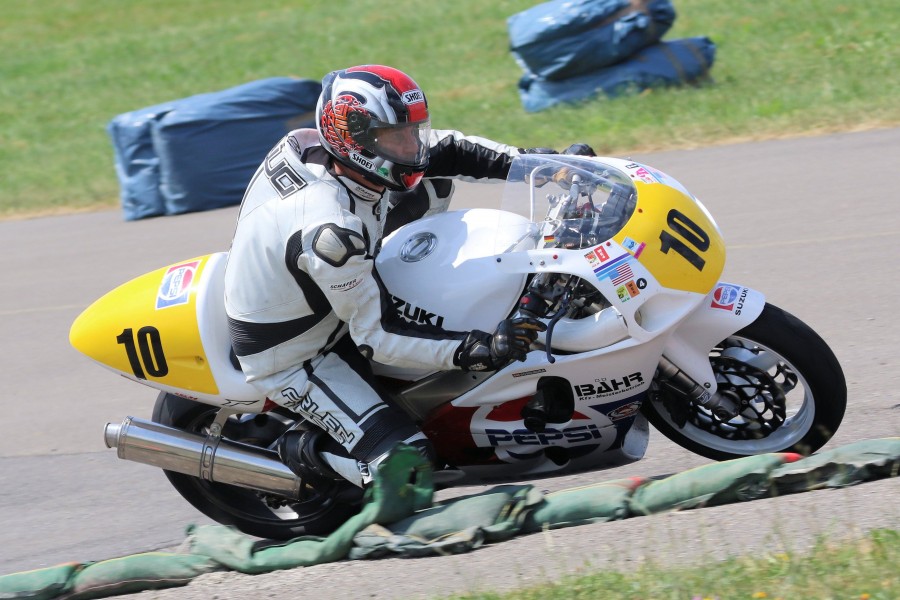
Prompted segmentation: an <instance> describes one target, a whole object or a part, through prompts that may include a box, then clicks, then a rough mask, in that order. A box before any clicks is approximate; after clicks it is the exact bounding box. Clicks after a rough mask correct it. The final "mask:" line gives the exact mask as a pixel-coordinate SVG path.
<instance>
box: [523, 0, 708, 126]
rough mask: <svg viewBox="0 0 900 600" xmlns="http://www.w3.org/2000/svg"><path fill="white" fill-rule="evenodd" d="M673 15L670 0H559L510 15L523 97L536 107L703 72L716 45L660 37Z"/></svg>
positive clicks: (679, 81)
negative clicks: (663, 39) (521, 71)
mask: <svg viewBox="0 0 900 600" xmlns="http://www.w3.org/2000/svg"><path fill="white" fill-rule="evenodd" d="M674 21H675V9H674V8H673V7H672V3H671V2H670V1H669V0H552V1H551V2H545V3H543V4H539V5H537V6H534V7H532V8H530V9H528V10H525V11H523V12H521V13H518V14H515V15H513V16H511V17H510V18H509V19H508V23H507V24H508V29H509V37H510V50H511V52H512V54H513V57H514V58H515V59H516V62H518V64H519V65H520V66H521V67H522V69H523V71H524V75H523V76H522V78H521V79H520V80H519V96H520V98H521V100H522V105H523V106H524V107H525V110H527V111H529V112H536V111H540V110H544V109H546V108H549V107H551V106H553V105H555V104H559V103H562V102H567V103H574V102H578V101H581V100H586V99H589V98H591V97H593V96H596V95H598V94H604V95H606V96H618V95H621V94H624V93H627V92H636V91H642V90H645V89H647V88H651V87H663V86H670V85H684V84H687V83H695V82H697V81H700V80H703V79H704V78H705V77H706V76H707V75H708V73H709V69H710V68H711V67H712V64H713V61H714V60H715V51H716V46H715V44H713V42H712V40H710V39H709V38H706V37H694V38H687V39H680V40H673V41H667V42H663V41H661V39H662V36H663V35H665V33H666V32H667V31H668V30H669V28H670V27H671V26H672V23H673V22H674Z"/></svg>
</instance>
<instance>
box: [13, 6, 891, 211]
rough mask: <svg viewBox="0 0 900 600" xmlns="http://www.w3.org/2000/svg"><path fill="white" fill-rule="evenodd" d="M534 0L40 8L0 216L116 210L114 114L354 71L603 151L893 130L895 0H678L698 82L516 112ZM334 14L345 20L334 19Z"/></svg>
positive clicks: (535, 140)
mask: <svg viewBox="0 0 900 600" xmlns="http://www.w3.org/2000/svg"><path fill="white" fill-rule="evenodd" d="M534 4H535V2H534V1H533V0H496V1H493V2H482V1H481V0H457V1H456V2H416V1H414V0H397V1H396V2H394V3H392V4H390V6H388V5H385V4H384V3H383V2H376V1H375V0H348V1H347V2H345V5H344V6H342V7H341V10H334V7H333V5H331V4H329V3H322V2H315V1H314V0H257V1H255V2H250V3H248V2H243V1H242V0H195V1H194V2H190V3H184V2H181V1H179V0H156V1H154V2H152V3H147V2H138V1H136V0H42V1H41V2H8V3H6V4H5V5H4V15H3V16H4V25H5V27H4V28H3V29H2V31H0V74H2V81H3V85H2V86H0V173H2V185H0V216H4V215H5V216H10V215H14V214H35V213H46V212H47V211H51V212H52V211H58V210H64V209H73V208H88V207H97V206H109V207H112V206H115V205H116V204H117V203H118V182H117V180H116V177H115V172H114V169H113V162H112V146H111V144H110V142H109V139H108V137H107V134H106V131H105V126H106V124H107V123H108V122H109V121H110V119H112V118H113V117H114V116H115V115H117V114H120V113H123V112H128V111H131V110H136V109H138V108H142V107H145V106H151V105H155V104H158V103H161V102H165V101H169V100H172V99H177V98H182V97H186V96H190V95H193V94H199V93H205V92H211V91H216V90H220V89H224V88H228V87H232V86H234V85H238V84H241V83H246V82H248V81H252V80H256V79H262V78H265V77H273V76H296V77H301V78H311V79H318V78H320V77H321V76H322V75H323V74H324V73H326V72H327V71H330V70H332V69H335V68H341V67H345V66H348V65H351V64H358V63H366V62H372V63H385V64H390V65H394V66H397V67H399V68H401V69H404V70H406V71H407V72H409V73H410V74H412V75H413V76H414V77H415V78H416V79H417V80H418V81H419V83H420V84H421V85H422V86H423V88H424V89H425V91H426V93H427V94H428V95H429V99H430V103H431V107H432V109H433V111H432V112H433V121H434V125H435V126H436V127H440V128H453V129H460V130H462V131H465V132H467V133H472V134H478V135H484V136H487V137H491V138H495V139H498V140H501V141H505V142H508V143H511V144H515V145H519V146H555V147H560V148H561V147H564V146H565V145H568V144H569V143H570V142H573V141H587V142H589V143H591V144H592V145H593V146H594V147H595V148H596V149H597V150H598V151H599V152H601V153H603V154H613V155H617V154H625V153H627V152H629V151H637V150H649V149H665V148H683V147H690V146H698V145H708V144H714V143H721V142H723V141H734V140H748V139H760V138H770V137H775V136H786V135H790V136H793V135H804V134H809V133H819V132H830V131H848V130H856V129H867V128H873V127H883V126H893V125H897V124H900V103H898V102H897V101H896V99H897V97H900V45H898V44H897V43H896V40H897V38H898V34H900V21H898V19H891V18H889V17H888V15H890V14H893V12H895V10H896V2H895V0H867V1H866V2H851V1H849V0H792V1H791V2H784V1H783V0H756V1H754V2H749V3H748V2H744V1H741V0H720V1H718V2H709V1H707V0H679V1H678V2H675V3H674V4H675V8H676V11H677V18H676V20H675V25H674V27H673V29H672V30H671V31H670V32H669V33H668V34H667V35H666V36H665V38H664V39H677V38H680V37H689V36H700V35H703V36H708V37H710V38H711V39H712V40H713V41H714V42H715V43H716V44H717V47H718V52H717V57H716V63H715V65H714V67H713V70H712V74H713V78H714V81H713V82H712V83H711V84H710V85H707V86H704V87H700V88H678V89H668V90H655V91H653V92H646V93H644V94H641V95H637V96H629V97H624V98H618V99H615V100H608V99H596V100H593V101H590V102H586V103H584V104H581V105H578V106H568V107H561V108H557V109H551V110H548V111H544V112H540V113H534V114H527V113H525V112H524V110H523V109H522V107H521V103H520V101H519V97H518V93H517V88H516V82H517V80H518V78H519V76H520V74H521V71H520V69H519V67H518V66H517V65H516V64H515V61H514V60H513V58H512V56H511V54H510V52H509V47H508V46H509V36H508V33H507V29H506V19H507V18H508V17H509V16H511V15H513V14H515V13H517V12H520V11H522V10H525V9H527V8H529V7H531V6H533V5H534ZM348 15H352V17H349V16H348Z"/></svg>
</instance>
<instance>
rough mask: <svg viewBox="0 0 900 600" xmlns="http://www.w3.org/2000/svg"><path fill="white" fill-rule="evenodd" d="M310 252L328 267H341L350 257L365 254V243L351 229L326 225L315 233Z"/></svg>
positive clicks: (330, 224) (332, 224)
mask: <svg viewBox="0 0 900 600" xmlns="http://www.w3.org/2000/svg"><path fill="white" fill-rule="evenodd" d="M312 250H313V252H314V253H315V254H316V256H318V257H319V258H321V259H322V260H324V261H325V262H327V263H328V264H329V265H331V266H333V267H342V266H344V265H345V264H346V263H347V261H348V260H350V257H351V256H356V255H357V254H365V253H366V241H365V240H364V239H363V237H362V236H361V235H359V234H358V233H356V232H355V231H353V230H352V229H345V228H343V227H338V226H337V225H335V224H334V223H328V224H327V225H322V226H321V227H319V229H318V231H316V235H315V237H314V238H313V245H312Z"/></svg>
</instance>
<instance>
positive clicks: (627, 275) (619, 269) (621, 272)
mask: <svg viewBox="0 0 900 600" xmlns="http://www.w3.org/2000/svg"><path fill="white" fill-rule="evenodd" d="M630 259H631V255H630V254H622V255H621V256H617V257H616V258H614V259H612V260H611V261H610V262H609V263H608V264H605V265H600V266H599V267H595V268H594V275H595V276H596V277H597V281H603V280H604V279H609V280H610V282H611V283H612V284H613V285H622V284H623V283H625V282H626V281H628V280H629V279H634V272H633V271H632V270H631V265H630V264H629V261H630Z"/></svg>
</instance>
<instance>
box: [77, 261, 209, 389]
mask: <svg viewBox="0 0 900 600" xmlns="http://www.w3.org/2000/svg"><path fill="white" fill-rule="evenodd" d="M208 259H209V255H206V256H201V257H198V258H194V259H191V260H187V261H183V262H179V263H176V264H173V265H170V266H168V267H164V268H162V269H158V270H156V271H152V272H150V273H147V274H146V275H142V276H140V277H137V278H136V279H132V280H131V281H129V282H128V283H125V284H123V285H121V286H119V287H117V288H116V289H114V290H113V291H111V292H109V293H108V294H106V295H105V296H103V297H102V298H100V299H99V300H97V301H96V302H94V303H93V304H92V305H91V306H89V307H88V308H87V309H86V310H85V311H84V312H83V313H81V315H79V316H78V318H77V319H76V320H75V322H74V323H73V324H72V329H71V330H70V331H69V342H70V343H71V344H72V346H73V347H74V348H75V349H76V350H78V351H79V352H81V353H83V354H85V355H86V356H88V357H89V358H91V359H93V360H95V361H97V362H99V363H100V364H102V365H104V366H106V367H109V368H111V369H113V370H115V371H118V372H120V373H122V374H123V375H125V376H126V377H129V378H131V379H137V380H141V381H145V382H147V383H150V384H151V385H152V383H153V382H158V383H160V384H163V385H166V386H170V387H175V388H181V389H184V390H188V391H193V392H199V393H203V394H212V395H215V394H218V388H217V386H216V382H215V379H214V378H213V374H212V371H211V370H210V367H209V363H208V361H207V358H206V354H205V352H204V350H203V343H202V341H201V339H200V330H199V327H198V324H197V313H196V302H197V298H196V296H197V283H198V282H199V281H200V278H201V276H202V274H203V269H204V267H205V266H206V264H207V262H208Z"/></svg>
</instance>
